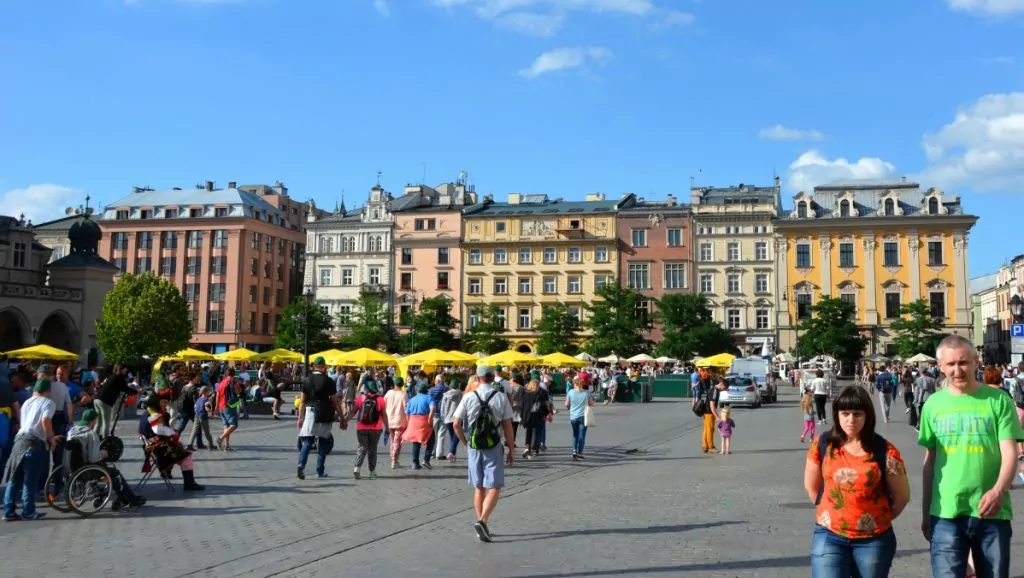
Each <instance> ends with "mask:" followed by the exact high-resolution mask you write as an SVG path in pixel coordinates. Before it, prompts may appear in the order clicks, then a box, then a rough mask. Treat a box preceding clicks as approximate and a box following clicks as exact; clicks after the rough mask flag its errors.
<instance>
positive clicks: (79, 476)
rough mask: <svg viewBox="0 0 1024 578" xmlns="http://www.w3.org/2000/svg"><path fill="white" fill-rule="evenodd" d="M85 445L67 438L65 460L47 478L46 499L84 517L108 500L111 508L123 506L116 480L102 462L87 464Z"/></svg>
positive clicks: (58, 507)
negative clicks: (58, 489) (61, 490)
mask: <svg viewBox="0 0 1024 578" xmlns="http://www.w3.org/2000/svg"><path fill="white" fill-rule="evenodd" d="M83 454H84V451H83V448H82V445H81V444H80V443H79V442H78V441H76V440H68V441H67V442H65V446H64V464H63V465H61V466H59V467H57V468H54V469H53V471H51V472H50V475H49V476H48V477H47V478H46V483H45V486H44V490H43V491H44V493H45V497H46V502H47V503H48V504H49V505H50V507H52V508H53V509H55V510H57V511H58V512H65V513H66V512H74V513H76V514H78V515H79V516H82V517H89V516H92V515H93V514H96V513H97V512H99V511H100V510H102V509H103V508H105V507H106V506H107V504H111V510H114V511H117V510H119V509H120V508H121V503H120V500H118V499H117V492H116V491H115V489H114V486H115V484H116V480H115V479H114V476H113V474H111V471H110V470H109V469H107V468H106V466H104V465H102V464H87V463H85V457H84V456H83ZM58 481H63V483H64V490H63V492H60V493H58V492H57V489H56V488H57V483H58Z"/></svg>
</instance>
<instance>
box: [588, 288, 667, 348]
mask: <svg viewBox="0 0 1024 578" xmlns="http://www.w3.org/2000/svg"><path fill="white" fill-rule="evenodd" d="M649 305H650V301H649V300H648V299H647V298H646V297H644V296H643V295H641V294H640V292H638V291H636V290H635V289H631V288H629V287H624V286H622V285H621V284H619V282H618V281H616V282H614V283H607V284H605V285H602V286H601V288H600V289H598V290H597V299H595V300H594V302H593V303H590V304H585V305H584V308H586V310H587V312H588V313H589V315H588V316H587V320H586V322H585V323H584V324H585V325H586V327H587V328H588V329H590V331H591V336H590V339H589V341H588V342H587V351H588V352H589V353H590V354H591V355H594V356H595V357H601V356H603V355H608V354H610V353H615V354H616V355H619V356H621V357H632V356H634V355H637V354H640V353H646V352H647V351H648V350H649V349H650V346H651V341H650V340H649V339H647V332H648V331H650V329H651V316H650V314H649V313H647V312H648V308H647V306H649Z"/></svg>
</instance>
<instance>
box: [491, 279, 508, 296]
mask: <svg viewBox="0 0 1024 578" xmlns="http://www.w3.org/2000/svg"><path fill="white" fill-rule="evenodd" d="M507 293H508V279H507V278H505V277H495V278H494V294H495V295H505V294H507Z"/></svg>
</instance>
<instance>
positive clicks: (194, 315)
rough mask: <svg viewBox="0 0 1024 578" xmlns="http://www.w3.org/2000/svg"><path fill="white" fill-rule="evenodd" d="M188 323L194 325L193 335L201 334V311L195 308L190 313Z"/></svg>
mask: <svg viewBox="0 0 1024 578" xmlns="http://www.w3.org/2000/svg"><path fill="white" fill-rule="evenodd" d="M188 321H189V323H191V324H192V333H199V311H197V310H196V309H195V308H194V307H193V308H191V309H189V311H188Z"/></svg>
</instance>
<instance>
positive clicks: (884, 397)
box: [875, 367, 896, 423]
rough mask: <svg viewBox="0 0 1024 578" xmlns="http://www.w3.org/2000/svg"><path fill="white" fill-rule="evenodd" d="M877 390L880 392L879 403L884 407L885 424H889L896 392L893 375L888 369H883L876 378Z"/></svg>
mask: <svg viewBox="0 0 1024 578" xmlns="http://www.w3.org/2000/svg"><path fill="white" fill-rule="evenodd" d="M875 389H876V390H878V403H879V404H881V406H882V415H883V416H884V417H885V423H889V410H890V409H892V394H893V392H894V391H895V390H896V387H895V385H894V384H893V379H892V374H891V373H889V369H888V368H887V367H882V371H880V372H878V375H877V376H876V377H875Z"/></svg>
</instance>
